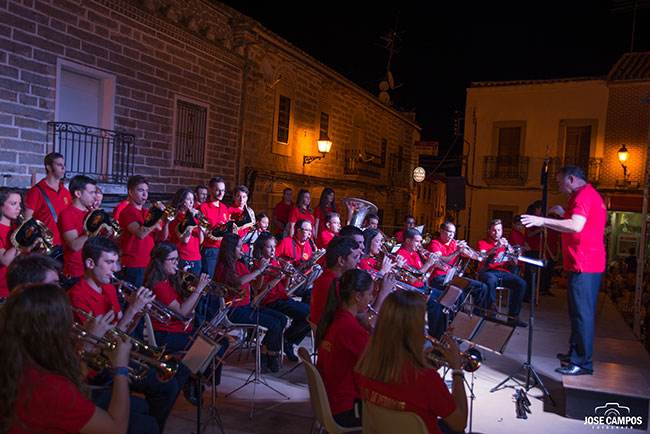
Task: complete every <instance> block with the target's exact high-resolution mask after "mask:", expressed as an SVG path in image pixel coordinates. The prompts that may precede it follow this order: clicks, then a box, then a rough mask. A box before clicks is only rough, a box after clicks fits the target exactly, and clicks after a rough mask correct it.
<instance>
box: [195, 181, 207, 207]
mask: <svg viewBox="0 0 650 434" xmlns="http://www.w3.org/2000/svg"><path fill="white" fill-rule="evenodd" d="M194 197H195V201H194V208H198V207H199V206H201V204H202V203H205V201H206V200H208V186H207V185H203V184H199V185H197V186H196V188H195V189H194Z"/></svg>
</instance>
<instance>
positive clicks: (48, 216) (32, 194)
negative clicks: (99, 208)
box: [25, 179, 72, 246]
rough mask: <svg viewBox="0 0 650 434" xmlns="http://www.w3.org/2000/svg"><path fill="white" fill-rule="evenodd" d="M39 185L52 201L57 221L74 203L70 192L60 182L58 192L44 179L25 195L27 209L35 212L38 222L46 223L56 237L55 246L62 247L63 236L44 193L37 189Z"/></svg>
mask: <svg viewBox="0 0 650 434" xmlns="http://www.w3.org/2000/svg"><path fill="white" fill-rule="evenodd" d="M37 185H38V186H40V187H41V188H42V189H43V191H45V194H47V197H48V198H49V199H50V202H51V203H52V207H53V208H54V211H55V212H56V215H57V219H58V217H59V216H60V215H61V211H63V210H64V209H66V208H67V207H68V205H70V204H71V203H72V198H71V197H70V192H69V191H68V189H67V188H65V187H64V186H63V184H61V183H60V182H59V190H58V191H56V190H54V189H53V188H52V187H50V186H49V185H47V182H45V179H42V180H41V181H39V182H38V183H37V184H36V185H35V186H33V187H32V188H30V189H29V190H28V191H27V194H25V208H26V209H31V210H33V211H34V215H33V217H34V218H35V219H36V220H40V221H42V222H43V223H45V226H47V227H48V229H49V230H50V231H51V232H52V235H53V236H54V239H53V242H54V244H55V245H57V246H61V245H62V240H61V234H60V233H59V228H58V227H57V225H56V222H55V221H54V216H52V212H51V211H50V207H49V206H48V205H47V202H45V199H44V198H43V193H41V191H40V190H39V189H38V188H37V187H36V186H37Z"/></svg>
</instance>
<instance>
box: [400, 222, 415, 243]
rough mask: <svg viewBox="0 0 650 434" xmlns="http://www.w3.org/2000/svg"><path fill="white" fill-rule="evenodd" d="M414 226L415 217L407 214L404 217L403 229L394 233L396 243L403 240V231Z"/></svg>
mask: <svg viewBox="0 0 650 434" xmlns="http://www.w3.org/2000/svg"><path fill="white" fill-rule="evenodd" d="M414 227H415V217H413V216H412V215H407V216H405V217H404V229H402V230H401V231H399V232H396V233H395V238H397V242H398V243H402V242H404V232H406V231H407V230H409V229H411V228H414Z"/></svg>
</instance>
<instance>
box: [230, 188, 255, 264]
mask: <svg viewBox="0 0 650 434" xmlns="http://www.w3.org/2000/svg"><path fill="white" fill-rule="evenodd" d="M248 194H249V191H248V187H246V186H245V185H238V186H237V187H235V189H234V190H233V193H232V197H233V204H232V206H231V207H229V208H228V212H229V213H230V219H231V220H234V221H237V220H239V218H240V217H241V216H242V214H243V213H244V212H248V213H250V214H251V215H253V216H254V215H255V214H254V213H253V210H252V209H249V208H248V205H247V203H248ZM253 230H254V229H253ZM249 231H250V227H247V228H241V229H239V230H238V231H237V235H239V236H240V237H241V238H242V239H244V235H246V234H248V232H249ZM250 248H251V246H250V245H249V244H248V243H246V244H244V246H243V249H244V250H243V252H244V253H247V252H248V251H249V250H250Z"/></svg>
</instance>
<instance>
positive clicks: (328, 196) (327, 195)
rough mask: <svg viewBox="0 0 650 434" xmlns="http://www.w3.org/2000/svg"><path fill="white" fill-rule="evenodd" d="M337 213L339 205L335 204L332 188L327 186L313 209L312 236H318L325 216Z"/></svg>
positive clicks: (323, 225) (323, 228) (322, 227)
mask: <svg viewBox="0 0 650 434" xmlns="http://www.w3.org/2000/svg"><path fill="white" fill-rule="evenodd" d="M332 212H334V213H337V214H338V213H339V207H338V206H336V199H335V198H334V190H332V189H331V188H329V187H327V188H325V189H323V192H322V193H321V195H320V200H319V201H318V206H317V207H316V209H314V236H315V237H316V236H318V234H320V233H321V232H323V231H324V230H325V216H326V215H327V214H329V213H332Z"/></svg>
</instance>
